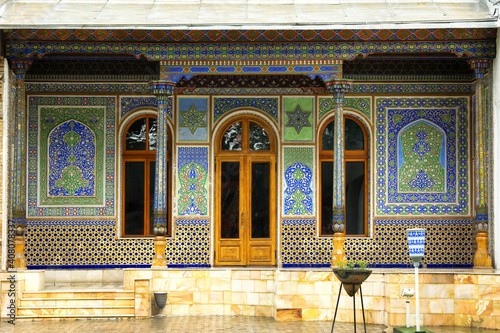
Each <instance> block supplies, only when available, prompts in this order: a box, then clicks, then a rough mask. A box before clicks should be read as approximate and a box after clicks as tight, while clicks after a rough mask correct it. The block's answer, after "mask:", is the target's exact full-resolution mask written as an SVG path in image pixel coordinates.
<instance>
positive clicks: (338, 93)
mask: <svg viewBox="0 0 500 333" xmlns="http://www.w3.org/2000/svg"><path fill="white" fill-rule="evenodd" d="M351 84H352V81H351V80H347V79H333V80H328V81H326V82H325V87H326V89H327V90H328V92H329V93H330V94H332V95H333V97H334V98H335V102H336V103H343V102H344V94H345V93H347V92H349V89H350V88H351Z"/></svg>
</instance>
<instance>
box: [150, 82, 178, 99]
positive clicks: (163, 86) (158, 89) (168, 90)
mask: <svg viewBox="0 0 500 333" xmlns="http://www.w3.org/2000/svg"><path fill="white" fill-rule="evenodd" d="M149 87H150V88H151V93H152V94H153V95H155V96H157V97H162V96H172V95H173V94H174V88H175V83H174V82H169V81H151V82H149Z"/></svg>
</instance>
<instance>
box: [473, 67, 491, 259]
mask: <svg viewBox="0 0 500 333" xmlns="http://www.w3.org/2000/svg"><path fill="white" fill-rule="evenodd" d="M469 65H470V66H471V68H472V69H474V72H475V74H476V82H475V86H476V94H475V96H474V98H475V102H476V103H475V106H476V108H475V117H474V122H475V125H476V132H475V133H474V134H475V136H476V140H475V147H474V148H475V155H476V156H475V168H474V169H475V170H476V173H475V180H476V202H475V210H476V230H477V236H476V242H477V250H476V253H475V254H474V268H485V267H488V268H491V267H492V266H491V255H490V253H489V251H488V223H489V222H488V182H487V181H488V177H487V174H488V166H487V152H486V149H487V144H488V143H487V142H486V138H487V131H488V123H487V119H488V116H487V115H488V113H489V112H491V110H486V103H485V99H484V98H485V94H484V88H485V87H484V75H485V74H486V72H487V69H488V67H489V65H490V61H489V60H487V59H474V60H470V61H469Z"/></svg>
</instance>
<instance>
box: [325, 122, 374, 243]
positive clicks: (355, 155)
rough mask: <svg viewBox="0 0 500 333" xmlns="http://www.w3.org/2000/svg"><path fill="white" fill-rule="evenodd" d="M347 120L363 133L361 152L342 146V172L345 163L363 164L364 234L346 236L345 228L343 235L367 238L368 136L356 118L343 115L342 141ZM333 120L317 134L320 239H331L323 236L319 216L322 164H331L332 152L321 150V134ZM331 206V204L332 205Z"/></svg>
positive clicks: (326, 235) (326, 123)
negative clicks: (357, 126) (356, 125)
mask: <svg viewBox="0 0 500 333" xmlns="http://www.w3.org/2000/svg"><path fill="white" fill-rule="evenodd" d="M346 119H349V120H352V121H354V122H356V123H357V124H358V125H359V127H360V128H361V130H362V131H363V139H364V149H363V150H346V149H345V146H344V170H345V167H346V163H347V162H364V163H365V203H364V204H365V233H364V234H354V235H350V234H346V230H347V228H345V230H344V234H345V235H346V236H348V237H367V236H368V201H369V200H368V188H369V175H368V163H369V154H368V135H367V130H366V127H365V125H364V124H363V123H362V122H361V121H359V120H358V119H357V118H355V117H353V116H350V115H344V141H345V120H346ZM334 120H335V118H334V117H331V118H329V119H328V120H327V121H325V123H324V124H323V125H322V126H321V129H320V132H319V138H320V139H319V163H318V166H319V195H320V196H319V198H320V200H319V202H320V209H319V212H318V216H319V235H320V236H321V237H333V233H332V234H323V233H322V230H323V218H322V216H321V214H322V209H321V198H322V197H323V191H322V190H323V189H322V183H321V179H322V172H323V169H322V165H321V163H322V162H333V150H323V132H324V131H325V128H326V127H327V126H328V125H329V124H330V123H331V122H332V121H334ZM344 202H345V191H344ZM332 204H333V203H332Z"/></svg>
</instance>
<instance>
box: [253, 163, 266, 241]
mask: <svg viewBox="0 0 500 333" xmlns="http://www.w3.org/2000/svg"><path fill="white" fill-rule="evenodd" d="M269 169H270V165H269V162H265V163H252V216H251V218H252V219H251V221H252V238H269Z"/></svg>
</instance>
